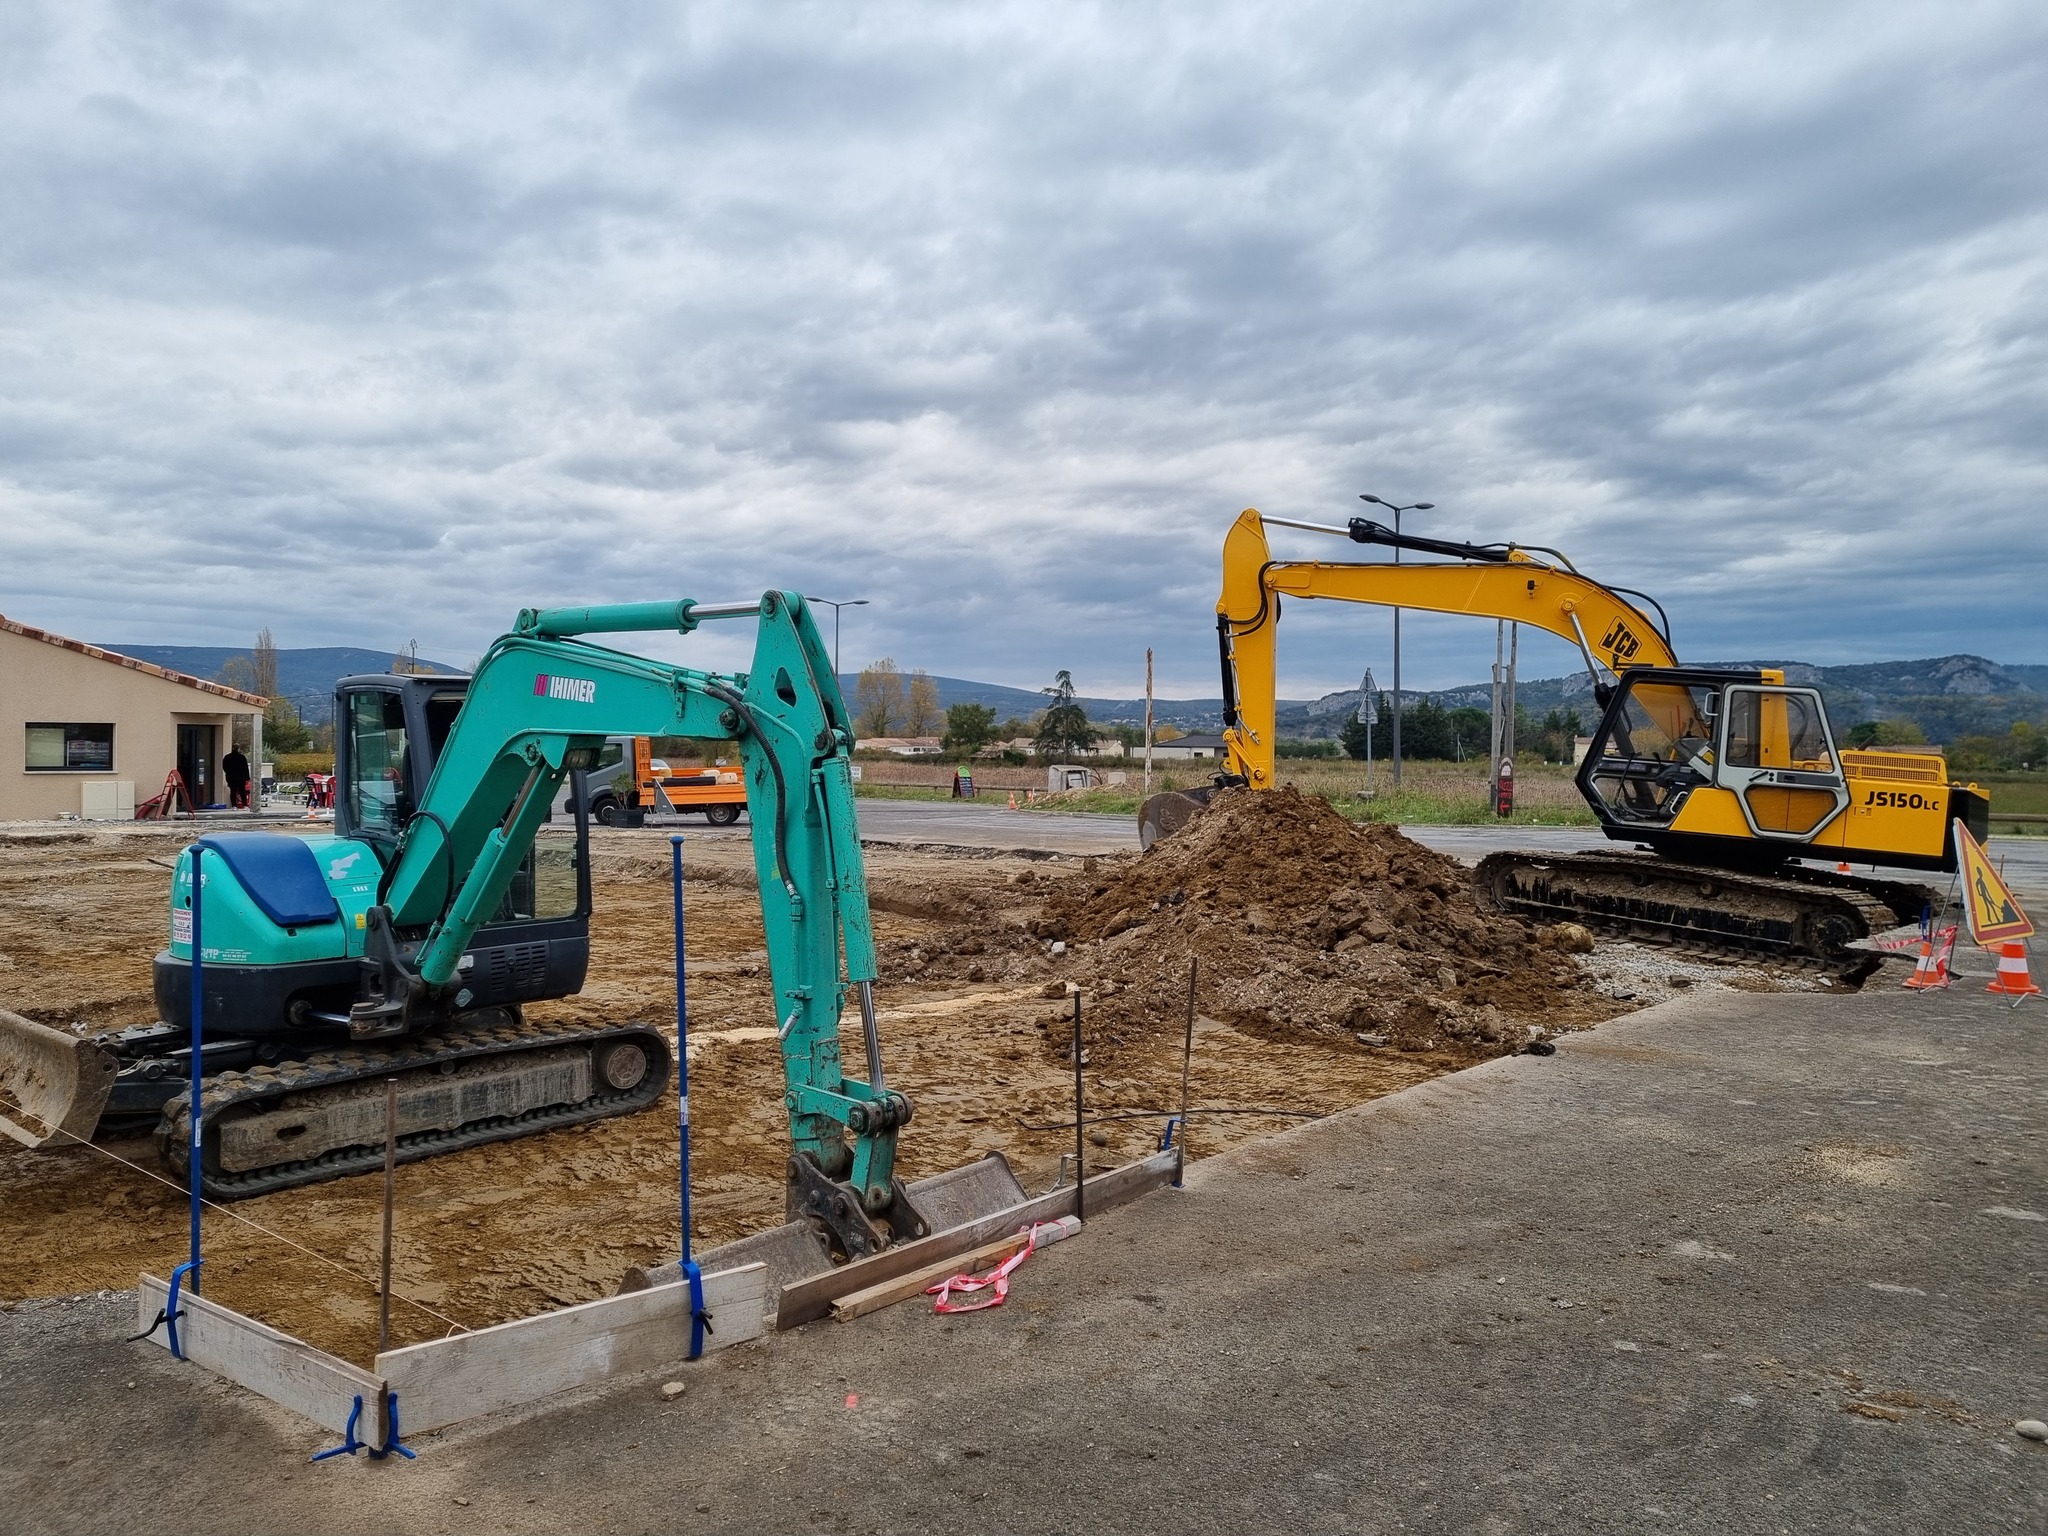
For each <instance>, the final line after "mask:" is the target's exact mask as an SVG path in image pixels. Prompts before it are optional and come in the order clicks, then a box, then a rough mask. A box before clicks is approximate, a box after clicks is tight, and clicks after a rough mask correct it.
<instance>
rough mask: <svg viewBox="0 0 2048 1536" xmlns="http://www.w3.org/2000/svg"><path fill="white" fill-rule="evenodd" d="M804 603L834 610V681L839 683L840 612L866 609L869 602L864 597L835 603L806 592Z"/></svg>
mask: <svg viewBox="0 0 2048 1536" xmlns="http://www.w3.org/2000/svg"><path fill="white" fill-rule="evenodd" d="M804 601H805V602H807V603H823V604H824V605H825V606H826V607H827V608H830V609H831V610H832V681H833V682H835V683H837V682H838V681H839V610H840V609H842V608H865V607H867V605H868V600H867V599H866V598H864V597H847V598H841V599H840V600H839V601H838V602H836V603H835V602H833V601H832V599H831V598H829V597H812V596H811V595H810V594H809V593H808V592H806V593H805V594H804Z"/></svg>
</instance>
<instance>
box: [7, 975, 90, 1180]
mask: <svg viewBox="0 0 2048 1536" xmlns="http://www.w3.org/2000/svg"><path fill="white" fill-rule="evenodd" d="M114 1072H115V1062H114V1057H113V1054H112V1053H111V1052H109V1051H107V1050H105V1049H103V1048H102V1047H101V1046H99V1045H98V1044H97V1043H95V1042H94V1041H91V1040H88V1039H85V1038H83V1037H82V1036H79V1035H73V1034H69V1033H67V1032H66V1031H64V1030H61V1029H51V1028H49V1027H48V1026H47V1025H43V1024H37V1023H35V1022H34V1021H33V1020H30V1019H24V1018H23V1017H22V1016H21V1015H20V1014H18V1013H9V1012H8V1011H7V1010H6V1009H4V1008H0V1134H5V1135H7V1136H11V1137H12V1138H13V1139H14V1140H16V1141H18V1142H20V1143H21V1144H22V1145H23V1146H25V1147H40V1146H42V1145H43V1144H44V1143H45V1142H52V1141H54V1142H56V1143H57V1144H58V1145H60V1146H66V1145H73V1144H76V1143H77V1142H81V1141H85V1140H87V1139H89V1138H90V1137H91V1136H92V1133H93V1127H94V1126H96V1125H98V1124H99V1122H100V1111H101V1109H103V1108H105V1106H106V1102H107V1095H108V1094H110V1093H112V1092H113V1091H114Z"/></svg>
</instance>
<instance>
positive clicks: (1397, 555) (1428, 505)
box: [1358, 496, 1436, 789]
mask: <svg viewBox="0 0 2048 1536" xmlns="http://www.w3.org/2000/svg"><path fill="white" fill-rule="evenodd" d="M1358 499H1359V500H1360V501H1369V502H1371V503H1372V504H1373V505H1374V506H1376V507H1385V508H1386V509H1387V510H1388V511H1389V512H1391V513H1393V514H1394V537H1395V538H1396V539H1398V538H1400V537H1401V514H1402V513H1403V512H1427V511H1429V510H1431V509H1432V508H1433V507H1435V506H1436V503H1435V502H1433V501H1411V502H1410V503H1409V504H1408V505H1407V506H1405V507H1397V506H1395V505H1394V504H1393V503H1392V502H1391V501H1382V500H1380V498H1379V497H1377V496H1360V497H1359V498H1358ZM1400 563H1401V546H1400V545H1399V544H1396V545H1395V546H1394V564H1396V565H1399V564H1400ZM1392 755H1393V760H1394V788H1396V789H1399V788H1400V787H1401V610H1400V609H1399V608H1396V609H1395V610H1394V746H1393V754H1392Z"/></svg>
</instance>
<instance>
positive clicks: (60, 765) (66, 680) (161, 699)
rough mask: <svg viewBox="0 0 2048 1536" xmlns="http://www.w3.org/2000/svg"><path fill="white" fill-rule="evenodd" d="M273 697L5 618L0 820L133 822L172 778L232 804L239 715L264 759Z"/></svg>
mask: <svg viewBox="0 0 2048 1536" xmlns="http://www.w3.org/2000/svg"><path fill="white" fill-rule="evenodd" d="M267 702H268V701H267V700H265V699H261V698H259V697H257V696H256V695H255V694H253V693H243V692H241V691H240V690H238V689H234V688H229V687H227V686H225V685H223V684H221V683H209V682H205V681H203V680H202V679H200V678H196V677H187V676H185V674H184V673H182V672H172V671H169V670H168V669H166V668H164V667H157V666H152V665H150V664H149V663H148V662H146V661H137V660H136V659H135V658H134V657H132V656H122V655H119V654H117V653H116V652H114V651H103V650H101V649H100V648H99V647H98V646H96V645H87V644H85V642H83V641H82V640H67V639H66V638H64V636H62V635H53V634H51V633H50V632H49V631H48V630H43V629H37V628H35V627H34V626H32V625H28V624H23V623H20V622H18V621H16V620H14V619H9V618H5V617H0V821H31V820H33V821H42V820H49V819H51V818H54V817H57V816H85V817H89V818H92V819H95V820H113V819H119V820H126V819H127V818H129V817H132V816H133V815H134V814H135V805H136V803H137V802H138V801H144V800H148V799H150V798H152V797H153V796H155V795H156V794H158V793H159V792H160V791H161V790H162V789H163V787H164V780H165V779H166V778H168V777H169V776H170V774H171V772H172V770H174V769H175V770H176V771H178V772H179V773H182V774H183V775H184V776H185V782H186V783H187V784H188V785H189V786H190V787H191V791H192V794H193V795H194V796H195V797H196V798H197V800H198V802H199V804H200V805H202V806H205V805H212V804H216V803H221V802H225V801H226V800H227V798H228V788H227V782H226V780H225V779H224V778H223V777H222V775H221V769H220V764H221V759H222V757H223V756H225V755H226V753H227V750H228V743H229V742H230V740H232V729H231V728H232V726H233V725H234V722H235V721H236V720H237V719H238V718H239V719H242V720H245V721H246V722H248V729H249V731H250V739H251V740H252V741H253V742H254V743H255V749H254V751H253V752H251V754H250V758H251V768H252V770H254V771H252V777H254V776H255V771H260V770H259V769H257V765H258V764H260V763H261V762H262V760H263V706H264V704H265V703H267Z"/></svg>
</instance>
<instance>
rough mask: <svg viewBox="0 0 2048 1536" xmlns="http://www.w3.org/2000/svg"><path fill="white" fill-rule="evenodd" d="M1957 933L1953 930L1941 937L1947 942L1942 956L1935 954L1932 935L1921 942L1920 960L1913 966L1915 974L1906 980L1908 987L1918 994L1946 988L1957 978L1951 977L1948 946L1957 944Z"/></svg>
mask: <svg viewBox="0 0 2048 1536" xmlns="http://www.w3.org/2000/svg"><path fill="white" fill-rule="evenodd" d="M1955 936H1956V931H1955V929H1953V928H1951V929H1949V930H1948V932H1947V933H1944V934H1942V935H1941V939H1942V940H1944V941H1946V943H1945V945H1944V947H1943V949H1942V951H1941V953H1940V954H1938V955H1937V954H1936V953H1935V952H1934V944H1935V940H1934V936H1933V935H1932V934H1931V933H1930V934H1929V935H1928V936H1926V937H1924V938H1922V939H1921V940H1920V958H1919V959H1918V960H1917V961H1915V962H1914V964H1913V974H1912V975H1910V976H1908V977H1907V978H1906V985H1907V986H1909V987H1911V988H1912V989H1913V990H1914V991H1916V992H1924V991H1928V990H1930V989H1932V988H1935V987H1945V986H1947V985H1948V984H1949V983H1950V982H1951V981H1953V980H1954V979H1955V978H1954V977H1952V976H1950V975H1949V970H1948V957H1949V949H1948V947H1947V946H1948V945H1952V944H1953V943H1954V942H1955Z"/></svg>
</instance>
